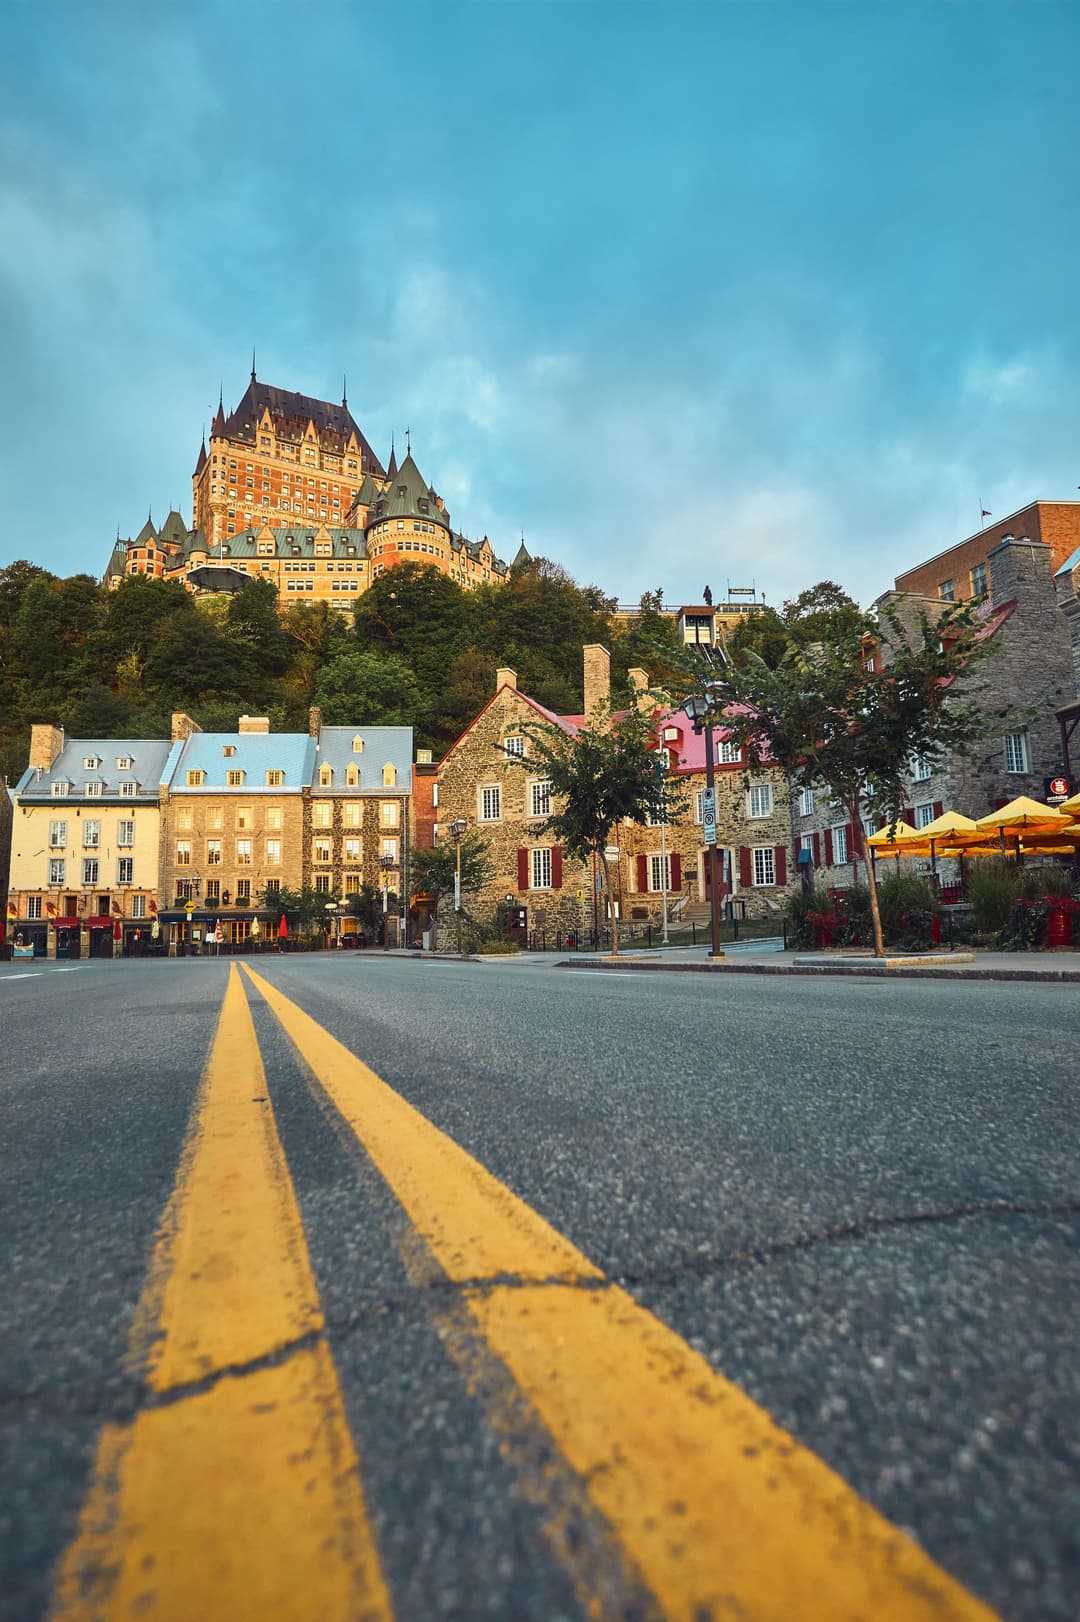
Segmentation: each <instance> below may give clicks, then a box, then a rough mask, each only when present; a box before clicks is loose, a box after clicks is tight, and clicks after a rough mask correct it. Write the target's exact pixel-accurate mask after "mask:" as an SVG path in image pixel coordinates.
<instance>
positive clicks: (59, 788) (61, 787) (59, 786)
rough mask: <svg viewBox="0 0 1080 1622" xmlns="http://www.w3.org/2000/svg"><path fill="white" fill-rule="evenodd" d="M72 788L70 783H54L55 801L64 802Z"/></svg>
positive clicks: (53, 793)
mask: <svg viewBox="0 0 1080 1622" xmlns="http://www.w3.org/2000/svg"><path fill="white" fill-rule="evenodd" d="M70 787H71V784H70V783H54V784H53V786H52V795H53V799H54V800H62V799H63V798H64V797H65V795H66V794H67V792H68V790H69V788H70Z"/></svg>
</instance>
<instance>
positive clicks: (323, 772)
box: [319, 760, 334, 788]
mask: <svg viewBox="0 0 1080 1622" xmlns="http://www.w3.org/2000/svg"><path fill="white" fill-rule="evenodd" d="M333 781H334V768H333V767H332V766H331V765H330V764H329V762H328V761H325V760H324V761H323V763H322V765H321V766H320V767H319V787H320V788H329V787H330V785H331V784H332V783H333Z"/></svg>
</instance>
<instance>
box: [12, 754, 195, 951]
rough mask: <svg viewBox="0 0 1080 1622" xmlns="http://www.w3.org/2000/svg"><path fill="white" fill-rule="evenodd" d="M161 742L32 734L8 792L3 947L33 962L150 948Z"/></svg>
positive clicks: (163, 770)
mask: <svg viewBox="0 0 1080 1622" xmlns="http://www.w3.org/2000/svg"><path fill="white" fill-rule="evenodd" d="M169 755H170V745H169V743H168V742H166V741H165V740H163V739H146V738H65V737H64V733H63V731H62V729H61V728H60V727H55V726H48V725H41V726H35V727H33V728H32V730H31V742H30V764H29V766H28V767H27V769H26V771H25V772H24V773H23V776H22V777H21V778H20V779H19V782H18V783H17V784H16V786H15V789H14V792H13V823H12V842H11V865H10V870H9V889H8V903H7V913H8V918H7V922H8V937H9V939H12V938H15V937H17V936H19V935H21V936H22V938H23V941H24V943H26V944H30V945H33V947H34V950H35V953H36V954H37V955H39V956H43V957H44V956H46V955H47V956H49V957H55V956H56V955H57V954H58V953H59V954H60V955H64V956H72V957H80V956H81V957H86V956H90V957H111V956H113V955H114V953H119V952H120V951H121V950H122V951H124V952H125V953H130V952H133V951H141V950H144V949H146V948H148V947H149V945H150V942H151V938H152V936H153V932H154V929H155V920H156V917H157V911H158V901H159V893H158V855H159V847H160V830H161V814H160V802H159V795H160V784H161V781H162V779H163V777H165V776H166V775H167V772H168V769H169Z"/></svg>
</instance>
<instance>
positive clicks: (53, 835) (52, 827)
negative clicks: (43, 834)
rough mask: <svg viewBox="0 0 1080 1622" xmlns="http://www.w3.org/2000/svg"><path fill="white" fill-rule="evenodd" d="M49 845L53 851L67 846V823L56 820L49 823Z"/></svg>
mask: <svg viewBox="0 0 1080 1622" xmlns="http://www.w3.org/2000/svg"><path fill="white" fill-rule="evenodd" d="M49 844H50V845H51V846H52V848H53V849H54V850H55V849H56V848H57V847H58V846H60V847H63V846H64V845H66V844H67V823H66V822H63V821H60V820H57V821H56V822H50V823H49Z"/></svg>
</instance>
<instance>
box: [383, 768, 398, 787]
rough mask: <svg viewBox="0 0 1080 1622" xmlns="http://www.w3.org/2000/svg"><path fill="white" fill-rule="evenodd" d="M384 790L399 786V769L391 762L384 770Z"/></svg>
mask: <svg viewBox="0 0 1080 1622" xmlns="http://www.w3.org/2000/svg"><path fill="white" fill-rule="evenodd" d="M382 781H383V788H394V787H395V786H396V784H397V767H396V766H393V765H391V763H390V762H389V761H387V762H386V765H385V766H384V767H383V769H382Z"/></svg>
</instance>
